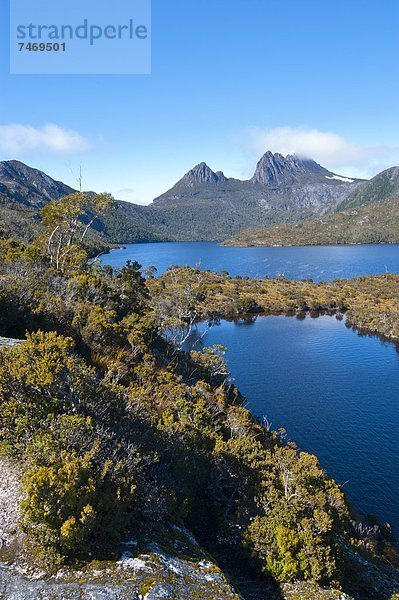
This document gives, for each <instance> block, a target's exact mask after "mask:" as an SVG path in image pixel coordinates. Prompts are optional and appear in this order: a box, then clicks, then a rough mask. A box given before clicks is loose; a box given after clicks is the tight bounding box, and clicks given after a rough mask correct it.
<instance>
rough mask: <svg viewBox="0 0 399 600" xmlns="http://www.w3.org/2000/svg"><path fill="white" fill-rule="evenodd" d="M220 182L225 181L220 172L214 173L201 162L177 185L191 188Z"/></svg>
mask: <svg viewBox="0 0 399 600" xmlns="http://www.w3.org/2000/svg"><path fill="white" fill-rule="evenodd" d="M220 181H226V177H225V176H224V174H223V173H222V171H218V172H217V173H215V172H214V171H212V169H211V168H210V167H208V165H207V164H206V163H204V162H202V163H200V164H199V165H197V166H195V167H194V168H193V169H191V171H189V172H188V173H186V175H185V176H184V177H183V179H181V180H180V182H179V183H178V184H177V185H179V184H180V185H182V186H187V187H193V186H195V185H197V184H201V183H219V182H220Z"/></svg>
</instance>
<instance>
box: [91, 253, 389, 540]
mask: <svg viewBox="0 0 399 600" xmlns="http://www.w3.org/2000/svg"><path fill="white" fill-rule="evenodd" d="M128 258H130V259H132V260H137V261H139V262H140V263H141V264H143V265H144V266H145V267H148V266H149V265H154V266H156V267H157V269H158V273H162V272H163V271H165V270H166V269H167V267H168V266H170V265H171V264H179V265H184V264H188V265H191V266H195V265H196V264H197V263H199V264H200V266H201V268H204V269H205V268H206V269H212V270H215V271H220V270H222V269H226V270H227V271H229V272H230V274H231V275H237V274H239V275H249V276H263V275H269V276H275V275H277V274H279V273H284V274H285V276H286V277H289V278H292V279H303V278H306V277H312V278H313V279H314V280H316V281H317V280H331V279H335V278H337V277H354V276H358V275H367V274H375V273H384V272H386V271H390V272H396V273H398V272H399V247H398V246H394V245H386V246H384V245H378V246H377V245H372V246H326V247H300V248H296V247H295V248H294V247H292V248H227V247H226V248H223V247H220V246H218V245H217V244H216V243H208V242H206V243H168V244H163V243H160V244H132V245H129V246H127V247H126V248H125V249H123V250H116V251H112V252H111V254H109V255H107V256H104V257H103V262H104V263H105V264H112V265H113V266H122V265H123V264H124V263H125V261H126V260H127V259H128ZM204 340H205V343H206V344H207V345H213V344H216V343H219V344H222V345H224V346H226V347H227V348H228V353H227V359H228V364H229V367H230V370H231V373H232V376H233V377H234V379H235V383H236V384H237V386H238V387H239V388H240V390H241V391H242V392H243V393H244V394H245V396H246V397H247V399H248V408H249V409H250V410H251V411H252V412H253V413H254V414H255V415H258V416H263V415H266V416H267V417H268V419H269V420H270V421H271V422H272V423H273V428H278V427H284V428H285V429H286V430H287V433H288V437H289V439H290V440H293V441H295V442H296V443H297V444H298V445H299V447H300V448H301V449H302V450H306V451H309V452H312V453H315V454H316V455H317V456H318V457H319V460H320V462H321V464H322V466H323V467H324V468H325V469H326V470H327V472H328V473H329V474H330V475H331V476H332V477H334V478H335V479H336V480H337V481H338V482H340V483H341V484H343V485H344V490H345V491H346V493H347V494H348V497H349V498H350V499H351V500H352V501H353V503H354V505H355V506H356V507H357V508H358V509H359V510H360V511H361V512H362V513H363V514H374V515H376V516H377V517H378V518H379V519H380V520H382V521H389V522H390V523H391V524H392V526H393V528H394V530H395V531H396V533H397V534H399V503H398V500H397V491H398V489H399V468H398V448H399V402H398V390H399V355H398V351H397V348H396V346H395V345H393V344H390V343H388V342H383V341H381V340H379V339H378V338H376V337H367V336H360V335H359V334H358V333H356V332H354V331H352V330H351V329H348V328H347V327H346V326H345V324H344V322H342V321H338V320H337V319H336V318H335V317H329V316H321V317H319V318H317V319H313V318H311V317H307V318H306V319H304V320H299V319H296V318H294V317H291V318H288V317H276V316H271V317H258V318H257V319H256V320H255V321H254V322H253V323H243V322H239V323H230V322H222V324H221V325H220V326H218V327H214V328H213V329H211V330H210V331H209V332H208V333H207V335H206V337H205V338H204Z"/></svg>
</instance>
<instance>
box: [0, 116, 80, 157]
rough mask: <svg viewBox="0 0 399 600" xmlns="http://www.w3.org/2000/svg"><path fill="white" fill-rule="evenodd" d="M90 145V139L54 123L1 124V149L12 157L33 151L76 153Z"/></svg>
mask: <svg viewBox="0 0 399 600" xmlns="http://www.w3.org/2000/svg"><path fill="white" fill-rule="evenodd" d="M89 147H90V144H89V142H88V140H86V139H85V138H84V137H83V136H82V135H80V134H79V133H77V132H76V131H73V130H71V129H64V128H63V127H60V126H59V125H55V124H53V123H46V124H45V125H43V127H32V126H31V125H21V124H19V123H11V124H9V125H0V151H1V152H2V154H7V155H8V156H9V157H10V158H13V157H16V156H19V155H21V154H24V153H27V152H32V151H34V152H51V153H56V154H75V153H80V152H85V151H86V150H88V149H89Z"/></svg>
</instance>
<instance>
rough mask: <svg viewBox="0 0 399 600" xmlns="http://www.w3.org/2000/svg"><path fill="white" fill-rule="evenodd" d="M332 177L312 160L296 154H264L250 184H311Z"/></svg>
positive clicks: (331, 174)
mask: <svg viewBox="0 0 399 600" xmlns="http://www.w3.org/2000/svg"><path fill="white" fill-rule="evenodd" d="M327 176H333V173H331V172H330V171H327V169H324V167H322V166H320V165H319V164H317V163H316V162H315V161H314V160H308V159H301V158H300V157H299V156H297V155H296V154H288V155H287V156H286V157H284V156H283V155H282V154H278V153H277V154H273V153H272V152H266V154H264V155H263V156H262V158H261V159H260V161H259V162H258V164H257V167H256V171H255V174H254V176H253V177H252V179H251V182H252V183H261V184H264V185H287V184H293V183H300V182H304V183H311V182H314V181H320V179H322V178H323V177H324V178H326V177H327Z"/></svg>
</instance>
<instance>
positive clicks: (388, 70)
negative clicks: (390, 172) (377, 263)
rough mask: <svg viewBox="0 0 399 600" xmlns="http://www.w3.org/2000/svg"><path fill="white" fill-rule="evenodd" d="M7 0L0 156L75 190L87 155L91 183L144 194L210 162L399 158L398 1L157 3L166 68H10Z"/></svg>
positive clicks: (360, 167)
mask: <svg viewBox="0 0 399 600" xmlns="http://www.w3.org/2000/svg"><path fill="white" fill-rule="evenodd" d="M32 1H33V0H32ZM39 1H40V0H39ZM84 1H86V2H89V3H90V2H92V0H81V4H82V5H83V4H84ZM99 1H101V2H102V1H105V0H97V2H99ZM108 1H109V0H107V2H108ZM126 1H128V0H126ZM6 4H7V2H2V3H1V8H0V19H1V35H0V50H1V52H0V90H1V92H0V160H8V159H12V158H17V159H19V160H22V161H23V162H26V163H27V164H29V165H31V166H34V167H37V168H39V169H41V170H44V171H46V172H47V173H48V174H49V175H51V176H52V177H55V178H57V179H61V180H63V181H65V182H66V183H69V184H70V185H74V184H75V180H76V177H77V173H78V170H79V165H80V164H82V170H83V177H84V186H85V188H88V189H94V190H96V191H103V190H107V191H110V192H111V193H113V194H114V195H115V196H116V197H118V198H121V199H125V200H131V201H134V202H138V203H148V202H149V201H151V200H152V199H153V198H154V197H156V196H157V195H159V194H161V193H162V192H164V191H166V189H168V188H169V187H171V186H172V185H173V184H174V183H175V182H176V181H177V180H178V179H179V178H180V177H181V176H182V175H183V174H184V173H185V172H186V171H187V170H189V169H190V168H191V167H192V166H194V165H195V164H197V163H198V162H200V161H202V160H204V161H206V162H207V163H208V164H209V165H210V166H211V167H212V168H213V169H214V170H223V171H224V172H225V174H226V175H227V176H234V177H240V178H244V177H249V176H251V175H252V173H253V171H254V169H255V164H256V162H257V160H258V159H259V158H260V156H261V155H262V153H263V152H265V151H266V150H269V149H270V150H272V151H280V152H282V153H284V154H286V153H289V152H298V153H302V154H303V155H306V156H311V157H312V158H315V159H316V160H317V161H318V162H320V163H322V164H323V165H324V166H326V167H328V168H330V169H331V170H334V171H336V172H338V173H341V174H344V175H349V176H368V177H369V176H372V175H374V174H375V173H377V172H378V171H380V170H382V169H384V168H386V167H389V166H392V165H394V164H399V66H398V65H399V60H398V57H399V36H398V35H397V24H398V22H399V2H397V0H380V1H379V2H378V3H377V2H376V1H370V0H350V1H348V0H322V1H321V0H318V1H316V0H302V1H301V0H285V1H282V0H201V2H195V1H194V0H192V1H187V0H184V1H183V0H168V1H166V0H153V3H152V74H151V75H108V76H105V75H104V76H100V75H90V76H83V75H79V76H72V75H42V76H39V75H10V74H9V50H8V44H9V40H8V36H9V26H8V22H9V16H8V12H7V11H8V9H7V6H6Z"/></svg>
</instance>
